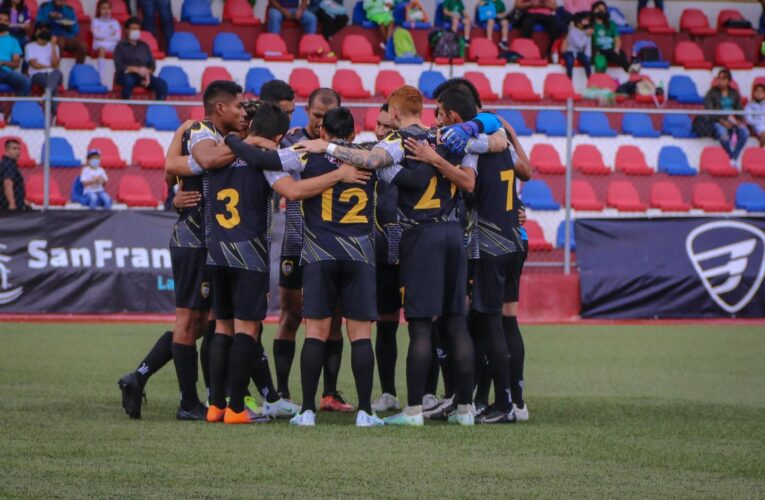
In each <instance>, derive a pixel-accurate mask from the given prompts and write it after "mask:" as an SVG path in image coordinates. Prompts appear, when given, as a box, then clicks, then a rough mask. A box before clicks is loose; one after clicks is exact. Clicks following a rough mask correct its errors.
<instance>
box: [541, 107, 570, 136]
mask: <svg viewBox="0 0 765 500" xmlns="http://www.w3.org/2000/svg"><path fill="white" fill-rule="evenodd" d="M535 128H536V129H537V132H538V133H540V134H545V135H547V136H550V137H566V117H565V116H564V115H563V113H561V112H560V111H555V110H552V111H551V110H542V111H539V112H538V113H537V120H536V127H535Z"/></svg>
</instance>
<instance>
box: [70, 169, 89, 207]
mask: <svg viewBox="0 0 765 500" xmlns="http://www.w3.org/2000/svg"><path fill="white" fill-rule="evenodd" d="M69 200H70V201H71V202H72V203H79V204H80V205H82V206H84V207H86V206H88V205H89V204H90V203H89V200H88V198H87V197H86V196H85V194H84V193H83V185H82V181H81V180H80V176H79V175H78V176H77V177H76V178H75V179H74V182H72V190H71V192H70V193H69Z"/></svg>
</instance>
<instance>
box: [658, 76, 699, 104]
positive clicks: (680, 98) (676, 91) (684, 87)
mask: <svg viewBox="0 0 765 500" xmlns="http://www.w3.org/2000/svg"><path fill="white" fill-rule="evenodd" d="M667 94H668V96H669V98H670V99H674V100H675V101H677V102H679V103H682V104H703V103H704V98H703V97H702V96H700V95H699V91H698V90H697V89H696V84H695V83H693V80H691V78H690V77H689V76H685V75H675V76H673V77H672V78H670V79H669V90H668V92H667Z"/></svg>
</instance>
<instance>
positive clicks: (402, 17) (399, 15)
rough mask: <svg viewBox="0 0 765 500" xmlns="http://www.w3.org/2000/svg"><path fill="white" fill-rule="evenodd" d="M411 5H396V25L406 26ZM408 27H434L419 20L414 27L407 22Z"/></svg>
mask: <svg viewBox="0 0 765 500" xmlns="http://www.w3.org/2000/svg"><path fill="white" fill-rule="evenodd" d="M408 5H409V2H400V3H397V4H396V6H395V7H393V22H394V23H396V26H404V22H405V21H406V8H407V6H408ZM497 26H499V23H497ZM405 27H406V29H416V30H429V29H430V28H432V26H431V24H430V23H423V22H420V21H417V22H416V23H414V28H413V27H412V26H411V25H409V24H407V25H406V26H405Z"/></svg>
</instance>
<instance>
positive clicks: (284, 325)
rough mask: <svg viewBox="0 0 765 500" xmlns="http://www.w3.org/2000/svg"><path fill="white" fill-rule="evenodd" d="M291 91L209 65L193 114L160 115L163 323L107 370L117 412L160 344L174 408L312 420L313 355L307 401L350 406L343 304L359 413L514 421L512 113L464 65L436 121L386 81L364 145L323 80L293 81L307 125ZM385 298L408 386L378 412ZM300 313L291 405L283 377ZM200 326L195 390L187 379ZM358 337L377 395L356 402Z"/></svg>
mask: <svg viewBox="0 0 765 500" xmlns="http://www.w3.org/2000/svg"><path fill="white" fill-rule="evenodd" d="M294 98H295V94H294V92H293V91H292V89H291V88H290V87H289V86H288V85H287V84H286V83H284V82H282V81H279V80H273V81H271V82H268V83H266V84H265V85H264V86H263V88H262V90H261V95H260V100H259V101H246V100H244V99H243V93H242V88H241V87H240V86H239V85H237V84H236V83H234V82H230V81H215V82H213V83H211V84H210V85H209V86H208V87H207V88H206V89H205V93H204V109H205V119H204V120H203V121H201V122H187V123H185V124H184V125H182V126H181V128H180V129H179V130H178V131H177V132H176V134H175V137H174V139H173V142H172V143H171V145H170V148H169V150H168V155H167V161H166V173H167V180H168V183H169V184H171V185H174V184H177V186H176V195H175V198H174V200H173V206H174V207H175V208H176V209H177V210H178V212H179V219H178V221H177V222H176V224H175V227H174V230H173V235H172V237H171V242H170V248H171V257H172V264H173V277H174V281H175V289H176V321H175V325H174V328H173V330H172V331H171V332H166V333H165V334H164V335H163V336H162V337H160V339H159V340H158V341H157V343H156V344H155V345H154V347H153V348H152V349H151V351H150V352H149V354H148V355H147V356H146V358H145V359H144V360H143V361H142V362H141V364H140V365H139V367H138V368H137V369H136V371H135V372H131V373H128V374H126V375H125V376H123V377H122V378H121V379H120V380H119V383H118V385H119V387H120V389H121V391H122V405H123V408H124V409H125V411H126V412H127V413H128V415H129V416H130V417H132V418H140V416H141V406H142V400H143V398H144V397H145V396H144V386H145V385H146V382H147V380H148V378H149V377H150V376H151V375H152V374H153V373H155V372H156V371H157V370H159V369H160V368H161V367H162V366H163V365H164V364H166V363H167V362H169V361H170V360H171V359H172V360H173V362H174V364H175V368H176V374H177V377H178V384H179V388H180V393H181V395H180V406H179V408H178V412H177V418H178V419H180V420H207V421H208V422H224V423H229V424H238V423H256V422H268V421H270V420H271V419H272V418H276V417H289V418H290V419H291V420H290V422H291V423H292V424H295V425H299V426H312V425H315V421H316V410H317V409H316V393H317V390H318V384H319V378H320V376H321V374H322V372H323V373H324V390H323V393H322V398H321V403H320V406H319V408H320V409H321V410H324V411H343V412H348V411H353V410H354V408H353V407H352V406H351V405H349V404H348V403H347V402H345V400H343V399H342V397H341V396H340V393H339V391H338V390H337V378H338V373H339V370H340V360H341V357H342V349H343V339H342V328H341V325H342V320H343V319H345V329H346V333H347V335H348V338H349V340H350V344H351V368H352V372H353V377H354V380H355V385H356V390H357V400H358V411H357V414H356V425H357V426H360V427H373V426H379V425H386V424H387V425H415V426H417V425H423V423H424V419H425V418H431V419H444V420H447V421H448V422H450V423H455V424H461V425H473V424H474V423H475V422H480V423H507V422H514V421H516V420H528V408H527V407H526V405H525V403H524V401H523V360H524V348H523V340H522V338H521V335H520V331H519V329H518V323H517V320H516V311H517V301H518V288H519V284H520V274H521V270H522V267H523V262H524V260H525V257H526V253H527V250H528V246H527V242H526V238H525V232H524V231H523V228H522V222H523V218H524V217H525V214H524V212H523V207H522V205H521V203H520V200H519V198H518V195H517V190H516V184H517V182H516V178H517V179H520V180H528V179H529V178H530V175H531V168H530V164H529V161H528V158H527V157H526V154H525V152H524V150H523V148H522V147H521V145H520V144H519V142H518V139H517V137H516V135H515V132H514V131H513V129H512V127H510V126H509V125H508V124H507V123H506V122H504V121H503V120H501V118H499V117H497V116H496V115H494V114H491V113H485V112H480V100H479V97H478V94H477V92H476V90H475V88H474V87H473V86H472V85H471V84H470V83H469V82H467V81H465V80H462V79H453V80H449V81H447V82H445V83H444V84H442V85H441V86H440V87H439V88H438V89H436V92H435V99H436V103H437V122H438V126H437V127H434V128H429V127H427V126H425V125H424V124H423V123H422V121H421V114H422V108H423V97H422V94H421V93H420V92H419V90H417V89H416V88H414V87H411V86H404V87H401V88H399V89H397V90H396V91H394V92H393V93H392V94H391V95H390V97H389V98H388V101H387V103H386V104H385V105H383V107H382V109H381V110H380V113H379V117H378V120H377V130H376V135H377V138H378V141H377V142H372V143H368V144H357V143H354V136H355V124H354V119H353V115H352V114H351V112H350V111H349V110H348V109H347V108H344V107H342V106H341V99H340V96H339V95H338V94H337V93H336V92H334V91H333V90H331V89H327V88H320V89H317V90H316V91H314V92H313V93H312V94H311V95H310V97H309V100H308V105H307V112H308V117H309V123H308V126H307V127H305V128H302V129H295V130H288V129H289V123H290V116H291V114H292V112H293V111H294V109H295V102H294ZM273 192H276V193H277V194H278V195H279V196H282V197H284V198H285V199H286V214H285V219H286V223H285V235H284V240H283V244H282V249H281V262H280V279H279V286H280V304H281V315H280V320H279V328H278V331H277V334H276V337H275V338H274V343H273V359H274V363H275V369H276V370H275V371H276V378H277V387H274V384H273V381H272V378H271V370H270V367H269V360H268V356H267V355H266V354H265V352H264V348H263V343H262V332H263V327H262V321H263V319H264V318H265V315H266V309H267V304H268V290H269V263H270V257H269V252H270V246H271V219H272V209H273V206H274V201H273ZM211 303H212V307H210V306H211ZM402 307H403V309H404V314H405V317H406V319H407V322H408V329H409V340H410V341H409V351H408V354H407V359H406V379H407V380H406V385H407V404H406V406H405V407H404V408H403V411H401V412H400V413H398V414H395V415H393V416H390V417H387V418H385V419H382V418H380V417H378V416H377V412H385V411H390V410H401V407H400V404H399V402H398V398H397V395H396V386H395V385H396V384H395V369H396V362H397V342H396V333H397V330H398V323H399V317H400V311H401V309H402ZM303 319H305V341H304V343H303V348H302V351H301V353H300V371H301V386H302V387H301V389H302V406H300V405H297V404H295V403H294V402H293V401H292V400H291V396H290V391H289V384H288V382H289V375H290V371H291V367H292V364H293V359H294V356H295V336H296V333H297V330H298V328H299V325H300V323H301V322H302V320H303ZM375 321H376V322H377V328H376V330H377V333H376V342H375V349H374V350H373V348H372V342H371V336H372V323H373V322H375ZM199 338H202V342H201V346H200V355H199V358H200V360H201V366H202V372H203V377H204V382H205V386H206V388H207V404H204V403H202V402H201V400H200V399H199V396H198V394H197V375H198V368H197V349H196V341H197V339H199ZM375 355H376V358H377V364H378V372H379V377H380V383H381V387H382V391H383V394H382V395H381V396H380V397H379V398H378V399H377V400H376V401H374V402H373V401H372V386H373V378H374V365H375ZM439 369H440V370H439ZM439 371H441V373H442V375H443V381H444V389H445V393H446V394H445V396H444V398H442V399H440V400H439V399H438V398H436V396H435V394H436V387H437V384H438V378H439ZM250 379H252V381H253V382H254V384H255V386H256V387H257V390H258V392H259V393H260V395H261V396H262V405H260V404H258V401H257V399H256V398H255V397H253V396H252V395H251V394H250V392H249V390H248V387H249V381H250ZM492 384H493V385H494V401H493V402H492V404H489V401H488V400H489V391H490V387H491V385H492Z"/></svg>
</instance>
